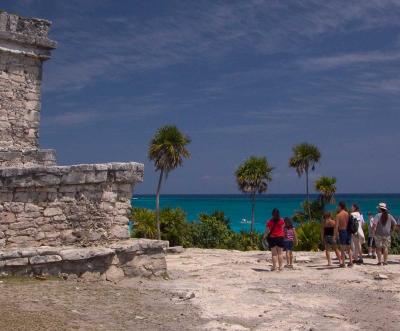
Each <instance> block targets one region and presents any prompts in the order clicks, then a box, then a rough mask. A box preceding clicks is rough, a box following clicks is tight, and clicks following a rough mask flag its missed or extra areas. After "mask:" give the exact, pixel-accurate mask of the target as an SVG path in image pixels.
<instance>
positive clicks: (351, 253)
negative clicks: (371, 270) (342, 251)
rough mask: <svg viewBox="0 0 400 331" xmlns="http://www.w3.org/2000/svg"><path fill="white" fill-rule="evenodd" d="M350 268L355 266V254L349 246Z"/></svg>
mask: <svg viewBox="0 0 400 331" xmlns="http://www.w3.org/2000/svg"><path fill="white" fill-rule="evenodd" d="M349 260H350V261H349V264H348V265H349V266H350V267H351V266H353V252H352V251H351V246H349Z"/></svg>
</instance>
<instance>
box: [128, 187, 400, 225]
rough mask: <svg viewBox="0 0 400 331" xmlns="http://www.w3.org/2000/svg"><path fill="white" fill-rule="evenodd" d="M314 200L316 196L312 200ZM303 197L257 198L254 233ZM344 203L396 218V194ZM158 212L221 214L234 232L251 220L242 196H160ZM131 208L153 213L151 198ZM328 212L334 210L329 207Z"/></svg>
mask: <svg viewBox="0 0 400 331" xmlns="http://www.w3.org/2000/svg"><path fill="white" fill-rule="evenodd" d="M312 198H313V199H316V196H313V197H312ZM304 199H305V196H304V195H301V194H276V195H275V194H274V195H272V194H268V195H261V196H258V197H257V203H256V211H255V215H256V217H255V218H256V220H255V223H256V229H257V230H259V231H263V230H264V224H265V220H266V219H268V218H269V217H270V215H271V211H272V209H273V208H278V209H279V210H280V211H281V215H282V216H284V217H286V216H291V215H293V214H294V212H296V211H298V210H300V206H301V203H302V201H304ZM342 200H343V201H345V202H346V203H347V204H348V205H349V206H350V205H351V204H352V203H357V204H358V205H359V206H360V208H361V211H362V213H363V214H364V216H366V215H367V213H368V211H371V212H373V213H375V212H376V206H377V205H378V203H379V202H386V203H387V204H388V206H389V208H390V212H391V214H392V215H393V216H395V217H396V219H398V217H399V216H400V194H338V195H336V201H342ZM160 204H161V208H165V207H172V208H176V207H180V208H182V209H183V210H184V211H185V212H186V213H187V217H188V220H191V221H193V220H196V219H197V218H198V215H199V214H200V213H212V212H213V211H215V210H221V211H223V212H224V213H225V214H226V215H227V217H228V218H229V219H230V224H231V227H232V229H234V230H235V231H240V230H248V229H249V225H248V224H246V223H245V221H244V220H250V219H251V205H250V200H249V198H248V196H245V195H225V194H219V195H206V194H204V195H161V199H160ZM132 205H133V206H135V207H144V208H150V209H154V207H155V197H154V195H134V197H133V199H132ZM329 208H330V209H331V210H334V209H335V206H329Z"/></svg>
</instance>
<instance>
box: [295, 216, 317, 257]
mask: <svg viewBox="0 0 400 331" xmlns="http://www.w3.org/2000/svg"><path fill="white" fill-rule="evenodd" d="M296 233H297V238H298V241H299V242H298V245H297V246H296V250H297V251H318V250H323V245H322V242H321V224H320V223H317V222H307V223H303V224H301V226H300V227H298V228H297V229H296Z"/></svg>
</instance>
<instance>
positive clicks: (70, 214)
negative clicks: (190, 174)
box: [0, 11, 143, 267]
mask: <svg viewBox="0 0 400 331" xmlns="http://www.w3.org/2000/svg"><path fill="white" fill-rule="evenodd" d="M49 28H50V22H48V21H46V20H40V19H28V18H23V17H19V16H17V15H12V14H8V13H5V12H2V11H0V248H6V249H9V248H10V249H11V248H16V247H28V246H29V247H31V246H33V247H37V246H43V245H46V246H53V247H55V246H61V245H75V246H89V245H99V244H101V245H103V244H105V243H108V244H110V243H112V242H115V241H118V240H121V239H126V238H128V237H129V233H128V215H129V212H130V199H131V196H132V190H133V187H134V185H135V184H136V183H138V182H141V181H142V180H143V165H142V164H139V163H134V162H132V163H107V164H92V165H76V166H56V165H55V164H56V157H55V152H54V151H53V150H41V149H39V145H38V136H39V134H38V130H39V124H40V116H39V114H40V99H41V94H40V87H41V79H42V64H43V61H45V60H47V59H49V58H50V55H51V54H50V53H51V51H52V50H53V49H54V48H55V46H56V43H55V42H54V41H52V40H50V39H48V36H47V35H48V31H49ZM0 255H1V252H0ZM0 267H1V265H0Z"/></svg>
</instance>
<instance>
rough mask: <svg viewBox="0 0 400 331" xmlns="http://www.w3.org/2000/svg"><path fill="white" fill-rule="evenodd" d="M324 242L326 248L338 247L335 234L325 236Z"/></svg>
mask: <svg viewBox="0 0 400 331" xmlns="http://www.w3.org/2000/svg"><path fill="white" fill-rule="evenodd" d="M324 244H325V248H332V247H336V245H337V242H336V241H335V238H334V237H333V236H325V237H324Z"/></svg>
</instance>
